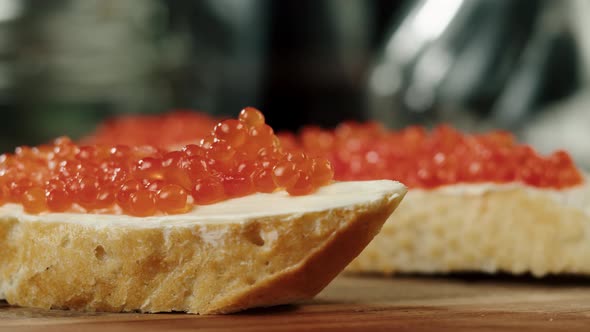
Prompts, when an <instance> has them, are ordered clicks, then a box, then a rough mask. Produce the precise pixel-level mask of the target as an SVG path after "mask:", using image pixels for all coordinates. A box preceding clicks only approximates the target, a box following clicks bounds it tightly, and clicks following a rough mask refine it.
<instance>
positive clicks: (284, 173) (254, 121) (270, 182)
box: [0, 108, 334, 217]
mask: <svg viewBox="0 0 590 332" xmlns="http://www.w3.org/2000/svg"><path fill="white" fill-rule="evenodd" d="M167 130H170V128H167ZM201 137H205V138H203V139H202V140H201V143H200V144H191V145H187V146H185V147H184V148H182V149H181V150H174V151H166V150H163V149H159V148H156V147H153V146H149V145H143V146H127V145H112V146H108V145H88V146H79V145H76V144H74V143H73V142H72V141H71V140H70V139H68V138H59V139H57V140H55V141H54V142H53V144H50V145H42V146H38V147H33V148H29V147H20V148H17V149H16V151H15V153H14V154H4V155H1V156H0V205H3V204H5V203H7V202H12V203H19V204H22V205H23V208H24V210H25V211H26V212H28V213H41V212H44V211H52V212H64V211H78V212H96V213H113V212H115V211H117V210H119V209H120V210H121V211H122V212H123V213H126V214H129V215H134V216H141V217H144V216H151V215H155V214H175V213H184V212H187V211H189V210H190V209H191V208H192V206H193V204H197V205H203V204H212V203H215V202H219V201H223V200H226V199H230V198H234V197H241V196H245V195H250V194H253V193H255V192H263V193H270V192H273V191H275V190H278V189H284V190H286V191H287V192H288V193H290V194H291V195H306V194H309V193H312V192H313V191H315V190H316V189H317V188H318V187H320V186H323V185H326V184H328V183H330V182H331V181H332V178H333V174H334V170H333V169H332V166H331V164H330V162H329V161H328V160H327V159H325V158H323V157H317V158H310V157H308V156H307V155H306V154H302V153H287V152H284V151H283V149H282V146H281V144H280V141H279V139H278V138H277V137H276V136H275V135H274V133H273V131H272V128H270V127H269V126H267V125H266V124H265V123H264V116H263V115H262V113H260V112H259V111H258V110H256V109H254V108H246V109H244V110H242V112H241V113H240V115H239V118H238V119H237V120H235V119H230V120H225V121H222V122H220V123H218V124H217V125H215V126H213V128H209V131H208V134H207V135H206V136H203V135H201Z"/></svg>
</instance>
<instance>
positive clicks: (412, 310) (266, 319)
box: [0, 276, 590, 332]
mask: <svg viewBox="0 0 590 332" xmlns="http://www.w3.org/2000/svg"><path fill="white" fill-rule="evenodd" d="M193 329H199V330H202V331H262V330H266V331H320V330H321V331H367V330H382V331H386V330H387V331H390V330H395V331H500V330H502V331H523V330H531V331H554V330H564V331H590V279H572V278H570V279H543V280H536V279H531V278H513V277H500V278H493V277H488V276H459V277H447V278H443V277H435V278H427V277H395V278H378V277H364V278H363V277H339V278H337V279H336V280H334V282H333V283H332V284H331V285H330V286H328V287H327V288H326V289H325V290H324V291H323V292H322V293H321V294H320V295H319V296H318V297H317V298H316V299H315V300H313V301H310V302H309V303H302V304H299V305H289V306H281V307H276V308H269V309H256V310H250V311H247V312H243V313H239V314H234V315H226V316H194V315H186V314H103V313H94V314H83V313H75V312H69V311H59V310H50V311H48V310H37V309H25V308H15V307H9V306H8V305H7V304H6V303H2V304H0V330H6V331H16V332H20V331H33V330H43V331H47V332H52V331H56V332H57V331H84V332H92V331H111V330H112V331H129V332H131V331H142V332H143V331H147V330H157V331H186V330H193Z"/></svg>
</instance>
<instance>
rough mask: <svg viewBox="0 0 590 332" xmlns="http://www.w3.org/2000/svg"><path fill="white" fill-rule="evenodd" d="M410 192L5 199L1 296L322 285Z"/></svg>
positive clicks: (99, 298)
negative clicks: (156, 205) (152, 211)
mask: <svg viewBox="0 0 590 332" xmlns="http://www.w3.org/2000/svg"><path fill="white" fill-rule="evenodd" d="M405 192H406V189H405V187H404V186H403V185H402V184H400V183H398V182H394V181H386V180H384V181H366V182H340V183H334V184H331V185H328V186H325V187H322V188H320V189H319V190H318V191H317V193H314V194H312V195H308V196H299V197H293V196H288V195H287V194H286V193H285V192H276V193H273V194H255V195H251V196H246V197H242V198H237V199H232V200H228V201H225V202H220V203H217V204H213V205H208V206H200V207H197V208H196V209H195V210H194V211H191V212H190V213H187V214H183V215H170V216H159V217H148V218H136V217H130V216H124V215H99V214H74V213H47V214H42V215H29V214H25V213H23V212H22V208H21V206H19V205H15V204H8V205H4V206H2V207H0V299H6V300H7V301H8V302H9V303H10V304H14V305H21V306H30V307H40V308H69V309H75V310H85V311H116V312H119V311H140V312H164V311H186V312H190V313H200V314H212V313H229V312H235V311H238V310H242V309H246V308H251V307H258V306H271V305H276V304H284V303H291V302H293V301H298V300H303V299H308V298H311V297H313V296H314V295H315V294H316V293H318V292H319V291H320V290H321V289H323V288H324V287H325V286H326V285H327V284H328V283H329V282H330V281H331V280H332V279H333V278H334V277H335V276H336V275H337V274H338V273H339V272H340V271H341V270H342V269H344V267H345V266H346V265H347V264H348V263H349V262H350V261H351V260H352V259H353V258H354V257H356V256H357V255H358V254H359V253H360V251H361V250H362V249H363V248H364V247H365V246H366V245H367V243H369V241H370V240H371V239H372V238H373V237H374V236H375V234H377V233H378V232H379V230H380V228H381V226H382V224H383V222H384V221H385V220H386V219H387V218H388V217H389V215H390V214H391V213H392V212H393V210H394V209H395V208H396V207H397V205H398V204H399V202H400V201H401V199H402V198H403V196H404V194H405Z"/></svg>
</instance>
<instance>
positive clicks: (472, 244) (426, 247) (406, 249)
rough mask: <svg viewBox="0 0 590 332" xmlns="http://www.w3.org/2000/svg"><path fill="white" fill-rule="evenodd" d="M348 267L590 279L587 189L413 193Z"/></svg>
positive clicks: (488, 187) (471, 188) (466, 188)
mask: <svg viewBox="0 0 590 332" xmlns="http://www.w3.org/2000/svg"><path fill="white" fill-rule="evenodd" d="M347 270H348V271H354V272H377V273H384V274H391V273H395V272H404V273H450V272H468V271H469V272H486V273H494V272H499V271H502V272H507V273H513V274H522V273H531V274H533V275H534V276H537V277H541V276H544V275H547V274H559V273H563V274H590V187H589V186H588V183H587V182H586V183H585V184H583V185H580V186H577V187H575V188H572V189H567V190H544V189H537V188H533V187H526V186H524V185H518V184H511V185H494V184H483V185H482V184H480V185H478V184H473V185H456V186H446V187H443V188H441V189H438V190H418V189H416V190H415V189H411V190H410V191H409V192H408V194H407V195H406V197H405V199H404V203H403V204H402V205H401V206H400V208H399V209H398V210H397V211H396V213H395V222H394V221H393V219H391V220H388V221H387V222H386V223H385V225H384V226H383V229H382V231H381V233H380V234H379V235H378V236H377V237H376V238H375V239H374V240H373V241H372V242H371V243H370V244H369V245H368V246H367V248H366V249H365V250H364V251H363V252H362V254H361V255H359V257H358V258H357V259H356V260H354V261H353V262H352V263H351V264H350V265H349V267H348V268H347Z"/></svg>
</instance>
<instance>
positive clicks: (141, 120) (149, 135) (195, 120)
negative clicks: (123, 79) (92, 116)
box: [82, 110, 217, 148]
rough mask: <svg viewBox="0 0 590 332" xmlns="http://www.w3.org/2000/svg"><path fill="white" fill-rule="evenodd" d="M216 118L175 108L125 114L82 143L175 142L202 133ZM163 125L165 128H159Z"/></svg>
mask: <svg viewBox="0 0 590 332" xmlns="http://www.w3.org/2000/svg"><path fill="white" fill-rule="evenodd" d="M216 123H217V120H216V119H214V118H212V117H211V116H208V115H206V114H204V113H199V112H195V111H188V110H179V111H175V112H169V113H165V114H160V115H141V116H137V115H128V116H123V117H117V118H113V119H110V120H108V121H106V122H104V123H103V124H102V125H100V126H99V127H98V128H97V129H96V131H95V132H94V133H93V134H92V135H91V136H89V137H87V138H85V139H84V140H83V141H82V143H83V144H88V145H92V144H103V145H115V144H118V143H119V142H124V144H127V145H132V146H136V145H151V146H157V147H161V148H168V147H171V146H178V145H181V144H186V143H188V142H193V141H195V140H198V139H201V138H203V137H205V136H206V135H207V134H209V133H210V132H211V128H212V127H213V126H214V125H215V124H216ZM162 128H166V130H162Z"/></svg>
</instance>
